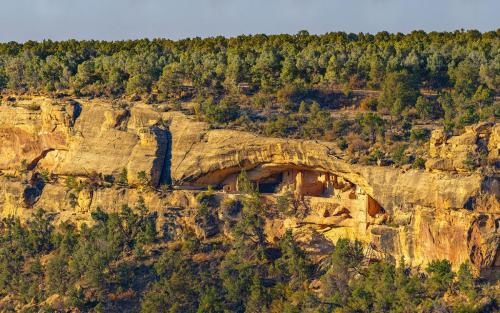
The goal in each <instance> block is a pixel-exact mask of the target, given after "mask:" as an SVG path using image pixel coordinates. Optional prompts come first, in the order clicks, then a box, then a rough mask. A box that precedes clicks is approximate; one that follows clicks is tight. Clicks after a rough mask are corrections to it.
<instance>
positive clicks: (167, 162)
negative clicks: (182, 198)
mask: <svg viewBox="0 0 500 313" xmlns="http://www.w3.org/2000/svg"><path fill="white" fill-rule="evenodd" d="M165 132H166V137H167V151H166V153H165V159H164V161H163V166H162V170H161V175H160V185H161V184H166V185H172V174H171V167H172V133H171V132H170V130H168V129H167V130H165Z"/></svg>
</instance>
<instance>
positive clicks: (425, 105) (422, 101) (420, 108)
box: [415, 96, 443, 120]
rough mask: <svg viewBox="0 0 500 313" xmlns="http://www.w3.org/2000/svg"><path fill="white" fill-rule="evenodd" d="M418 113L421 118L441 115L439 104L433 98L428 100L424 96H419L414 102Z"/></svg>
mask: <svg viewBox="0 0 500 313" xmlns="http://www.w3.org/2000/svg"><path fill="white" fill-rule="evenodd" d="M415 108H416V109H417V112H418V115H419V116H420V118H423V119H431V120H434V119H437V118H439V117H441V116H442V114H443V112H442V109H441V107H440V106H439V104H438V103H437V102H435V101H433V100H428V99H426V98H425V97H422V96H419V97H418V98H417V102H416V104H415Z"/></svg>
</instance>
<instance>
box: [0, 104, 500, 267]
mask: <svg viewBox="0 0 500 313" xmlns="http://www.w3.org/2000/svg"><path fill="white" fill-rule="evenodd" d="M0 139H1V140H2V145H1V146H0V171H1V172H2V173H3V174H4V176H3V177H0V209H1V213H2V215H3V216H7V215H17V216H21V217H25V216H29V214H30V212H33V210H35V209H36V208H44V209H46V210H48V211H51V212H54V213H57V214H58V219H59V220H68V219H69V220H72V221H75V222H77V223H80V222H85V221H86V220H88V219H89V216H90V213H91V212H92V211H94V210H95V209H96V208H97V207H100V208H102V209H104V210H109V211H112V210H119V209H120V207H121V206H122V205H123V204H128V205H131V206H133V205H134V204H135V203H137V202H138V201H139V199H143V200H144V202H145V203H146V205H147V206H148V207H149V208H150V209H151V210H154V211H156V212H157V213H158V223H159V225H158V226H159V228H161V229H166V230H168V231H165V233H166V234H167V233H169V235H168V236H175V235H172V234H175V231H174V230H175V228H176V227H191V228H192V229H193V231H194V232H195V233H196V234H197V235H199V236H200V237H202V238H208V237H211V236H215V235H217V234H218V233H220V232H222V233H226V231H225V229H226V228H227V227H229V226H228V225H231V223H233V222H234V221H235V220H237V219H238V218H239V217H238V216H239V215H238V213H237V212H236V213H235V212H233V211H235V210H236V209H235V208H236V207H233V206H227V207H224V205H223V206H222V207H223V208H221V210H222V211H221V212H219V213H218V215H217V214H215V213H214V212H208V213H207V212H204V213H203V214H198V213H199V212H198V211H196V210H197V209H198V202H197V200H196V197H195V195H196V194H197V191H193V190H195V189H197V188H205V187H207V186H208V185H212V186H214V187H215V189H216V191H215V193H216V195H217V197H218V198H219V199H218V200H219V201H220V202H222V203H224V200H226V199H228V198H232V197H235V196H236V195H234V194H231V192H233V191H235V190H236V189H237V188H233V189H235V190H233V189H232V188H228V189H223V188H222V187H223V185H224V184H227V183H228V182H231V184H232V185H231V187H235V186H236V185H237V183H235V177H236V176H237V175H238V174H239V173H240V172H241V171H242V170H246V171H247V173H248V176H249V179H252V180H258V181H261V182H262V184H263V186H264V185H265V186H266V188H267V187H269V185H272V184H281V185H279V186H278V187H279V188H278V187H276V188H274V187H273V188H272V189H273V190H280V192H281V191H282V190H286V189H287V188H282V187H283V186H282V184H284V179H283V181H281V182H280V179H282V178H283V175H285V174H284V173H292V174H290V175H291V176H290V177H291V178H290V177H288V178H290V181H291V182H292V183H293V182H294V183H295V186H294V188H288V189H289V190H292V191H294V194H295V196H296V197H297V198H298V199H296V203H295V204H296V206H297V208H296V209H297V210H298V211H297V212H296V213H294V215H291V216H281V215H280V216H277V215H274V216H271V217H269V219H267V221H266V233H267V235H266V236H267V238H268V239H269V240H273V238H275V237H277V236H278V237H279V236H281V235H282V234H283V233H284V230H285V229H286V228H292V229H293V230H294V232H295V233H296V234H297V235H298V236H299V237H301V240H302V241H304V242H305V243H307V242H309V243H310V244H311V245H310V246H309V248H308V249H309V250H311V251H316V252H315V253H317V254H318V255H319V254H321V253H328V252H327V250H328V249H329V247H330V248H331V245H330V244H325V241H322V240H319V239H318V238H319V237H321V238H323V239H324V240H326V242H329V243H331V242H335V241H336V240H337V239H338V238H340V237H348V238H352V239H358V240H361V241H363V242H364V243H366V246H368V247H370V249H371V250H373V251H374V253H375V254H376V255H377V256H378V257H383V256H390V257H392V258H393V259H395V260H397V259H398V258H400V257H401V256H404V257H405V258H406V259H407V260H408V261H410V262H412V264H414V265H421V264H425V263H427V262H429V261H431V260H433V259H436V258H448V259H450V260H451V261H452V262H453V263H454V265H455V266H458V265H459V264H460V263H461V262H464V261H471V262H472V263H473V264H475V265H476V266H477V267H478V268H491V267H495V266H497V267H498V266H500V264H499V263H500V253H499V248H498V247H499V242H500V234H499V232H500V230H499V219H500V206H499V203H498V201H499V197H500V179H499V177H498V174H497V173H496V171H495V170H493V171H489V172H488V174H485V173H484V172H481V171H475V170H474V169H473V167H474V166H480V165H483V164H485V165H489V166H490V168H493V169H495V166H496V165H497V164H498V155H499V143H500V134H499V127H498V125H496V124H491V123H490V124H480V125H476V126H473V127H469V128H467V129H466V131H465V133H464V134H463V135H461V136H456V137H448V136H446V135H445V133H444V132H443V131H439V130H438V131H435V132H434V133H433V134H432V138H431V143H430V148H429V154H430V156H431V158H430V160H429V161H428V162H427V164H426V167H427V170H417V169H410V170H402V169H399V168H395V167H387V166H363V165H358V164H351V163H350V162H348V160H346V159H344V158H343V154H342V151H339V150H338V148H337V146H336V145H335V144H333V143H329V142H321V141H308V140H289V139H280V138H265V137H261V136H257V135H254V134H251V133H247V132H242V131H235V130H226V129H211V128H210V127H209V126H208V125H207V124H205V123H203V122H199V121H196V120H195V119H194V118H193V117H189V116H186V115H184V114H182V113H180V112H164V113H160V112H157V111H155V110H154V109H153V108H152V107H151V106H149V105H146V104H141V103H136V104H134V105H123V104H113V103H110V102H107V101H99V100H92V101H91V100H77V101H66V102H64V101H61V102H54V101H52V100H49V99H44V98H36V99H33V100H30V101H28V100H26V101H20V102H16V103H15V105H14V106H12V105H10V106H6V105H3V106H0ZM476 161H477V163H474V162H476ZM124 170H125V171H124ZM37 172H38V173H42V172H43V173H44V175H46V176H47V175H48V176H50V177H51V180H50V181H47V182H45V181H44V184H43V185H42V183H41V182H40V180H39V179H33V178H34V177H39V176H36V175H38V174H33V173H37ZM124 173H126V180H127V182H128V187H124V185H126V183H127V182H123V181H122V180H123V179H124V177H123V176H124ZM30 177H31V178H30ZM69 177H75V178H77V179H78V180H81V182H82V186H83V187H82V186H80V187H79V188H74V187H72V186H69V185H68V184H67V183H66V181H67V180H68V178H69ZM288 178H287V179H288ZM311 179H312V180H314V181H312V182H310V181H308V180H311ZM316 180H318V181H316ZM319 180H321V182H320V181H319ZM113 181H115V182H116V183H115V184H114V185H113V183H112V182H113ZM170 181H171V182H172V184H173V185H174V187H175V189H177V190H176V191H173V192H169V193H167V194H162V193H159V192H156V191H155V190H154V189H151V188H150V187H146V186H145V185H146V184H147V183H148V182H149V184H150V185H151V186H152V187H157V186H158V185H159V184H162V183H166V182H170ZM117 182H119V184H117ZM318 183H319V184H318ZM233 185H234V186H233ZM307 186H309V187H311V188H309V189H307V188H306V187H307ZM285 187H286V186H285ZM219 188H220V189H219ZM302 189H304V190H302ZM306 189H307V190H306ZM224 190H225V191H224ZM302 191H304V192H302ZM228 192H229V193H228ZM276 197H277V195H272V194H271V195H266V197H265V198H266V199H263V201H264V202H266V203H269V205H270V207H272V206H276V199H275V198H276ZM235 203H237V202H235ZM266 205H267V204H266ZM236 211H237V210H236ZM196 212H198V213H196ZM221 224H224V225H221ZM166 236H167V235H166ZM307 238H310V239H307ZM313 239H314V240H313ZM313 241H314V242H315V244H313Z"/></svg>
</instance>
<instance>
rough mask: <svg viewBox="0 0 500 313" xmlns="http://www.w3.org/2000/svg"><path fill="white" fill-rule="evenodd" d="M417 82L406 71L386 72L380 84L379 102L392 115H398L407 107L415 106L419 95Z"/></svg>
mask: <svg viewBox="0 0 500 313" xmlns="http://www.w3.org/2000/svg"><path fill="white" fill-rule="evenodd" d="M419 93H420V92H419V86H418V82H417V81H416V80H415V77H414V76H413V75H411V74H409V73H408V72H407V71H400V72H392V73H389V74H387V76H386V78H385V80H384V83H383V84H382V93H381V96H380V104H381V105H382V107H385V108H387V109H389V111H390V112H391V113H392V115H393V116H396V117H398V118H399V117H400V115H401V113H402V112H403V111H405V110H406V109H407V108H410V107H413V106H415V102H416V101H417V97H418V95H419Z"/></svg>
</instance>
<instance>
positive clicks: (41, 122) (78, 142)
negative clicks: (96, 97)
mask: <svg viewBox="0 0 500 313" xmlns="http://www.w3.org/2000/svg"><path fill="white" fill-rule="evenodd" d="M38 108H39V109H38ZM159 122H160V116H159V115H158V114H157V113H156V112H154V111H153V110H152V109H151V108H149V107H147V106H145V105H144V106H140V105H138V106H137V107H135V108H134V109H133V110H130V111H129V110H128V109H126V108H116V109H115V108H113V106H112V105H111V104H110V103H103V102H99V101H83V100H79V101H78V102H76V101H70V102H64V103H58V102H53V101H51V100H48V99H43V98H42V99H34V100H32V101H31V103H26V102H20V103H16V106H15V107H9V106H2V109H1V110H0V140H2V145H1V146H0V156H1V157H0V170H4V171H11V172H12V171H18V170H22V168H23V167H28V169H30V170H34V169H37V170H48V171H49V172H50V173H52V174H54V175H63V176H88V175H89V174H91V173H99V174H102V175H115V176H118V174H119V173H120V172H121V171H122V170H123V169H127V170H128V179H129V182H130V183H132V184H134V183H138V182H139V181H138V173H140V172H142V171H144V172H145V173H146V175H147V178H148V179H149V180H150V182H151V184H153V185H157V184H158V182H159V178H160V175H161V172H162V167H163V166H164V160H165V154H166V150H167V139H166V133H165V130H164V129H162V128H161V127H163V125H161V123H159Z"/></svg>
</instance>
